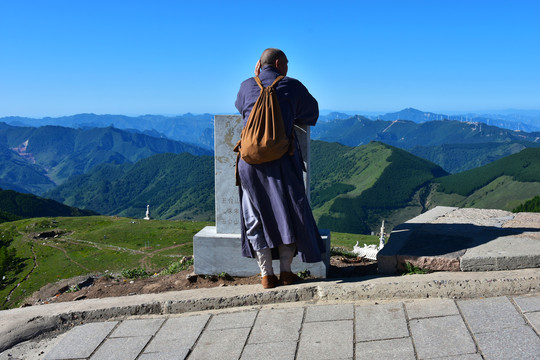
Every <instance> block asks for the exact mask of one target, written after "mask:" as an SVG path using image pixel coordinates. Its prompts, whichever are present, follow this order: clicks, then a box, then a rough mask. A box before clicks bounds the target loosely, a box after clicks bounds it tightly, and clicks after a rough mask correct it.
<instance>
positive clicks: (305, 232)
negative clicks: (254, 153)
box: [235, 66, 324, 263]
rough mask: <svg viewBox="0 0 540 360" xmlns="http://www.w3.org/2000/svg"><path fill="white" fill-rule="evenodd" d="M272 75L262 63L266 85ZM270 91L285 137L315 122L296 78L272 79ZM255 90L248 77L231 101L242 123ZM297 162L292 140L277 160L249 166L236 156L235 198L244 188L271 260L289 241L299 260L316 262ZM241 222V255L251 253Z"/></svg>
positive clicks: (316, 243)
mask: <svg viewBox="0 0 540 360" xmlns="http://www.w3.org/2000/svg"><path fill="white" fill-rule="evenodd" d="M278 76H279V73H278V71H277V69H275V68H274V67H272V66H265V67H264V68H263V69H262V70H261V73H260V75H259V78H260V79H261V82H262V84H263V86H264V87H267V86H269V85H271V84H272V82H273V81H274V80H275V79H276V78H277V77H278ZM275 90H276V93H277V97H278V101H279V106H280V109H281V113H282V116H283V122H284V125H285V131H286V132H287V134H288V135H289V136H290V134H291V132H292V131H293V125H294V124H296V125H315V123H316V122H317V119H318V117H319V106H318V103H317V100H315V98H314V97H313V96H311V94H310V93H309V92H308V90H307V89H306V87H305V86H304V85H303V84H302V83H301V82H300V81H298V80H296V79H293V78H290V77H287V76H286V77H284V78H283V79H282V80H280V81H279V82H278V83H277V85H276V86H275ZM259 94H260V88H259V86H258V85H257V83H256V82H255V80H254V79H253V78H249V79H247V80H245V81H244V82H243V83H242V84H241V86H240V90H239V92H238V96H237V99H236V103H235V105H236V108H237V109H238V111H239V112H240V114H242V116H243V119H244V125H245V124H246V121H247V119H248V118H249V114H250V112H251V109H252V108H253V105H254V104H255V101H256V100H257V98H258V97H259ZM302 161H303V160H302V155H301V152H300V147H299V145H298V142H297V141H296V138H295V151H294V155H293V156H290V155H288V154H285V155H284V156H283V157H282V158H280V159H278V160H274V161H270V162H266V163H263V164H258V165H250V164H248V163H246V162H245V161H243V160H241V159H240V161H239V164H238V172H239V175H240V181H241V183H242V186H240V187H239V191H240V199H242V196H243V190H242V188H244V189H245V190H246V191H247V192H249V198H250V200H251V201H252V203H253V205H254V207H255V210H256V211H257V212H258V213H259V215H260V217H259V218H260V221H261V224H262V229H263V233H264V236H265V240H266V242H267V244H268V246H269V247H270V248H271V249H272V256H273V258H274V259H276V258H278V257H277V256H278V253H277V247H278V246H279V245H280V244H292V243H294V244H296V248H297V250H298V254H299V256H300V259H301V260H302V261H304V262H308V263H311V262H318V261H321V252H322V251H323V249H324V247H323V242H322V240H321V237H320V235H319V230H318V229H317V225H316V223H315V219H314V218H313V213H312V212H311V208H310V205H309V202H308V199H307V196H306V191H305V186H304V180H303V173H302V171H303V170H302V169H303V164H302ZM240 204H242V201H240ZM242 213H243V211H240V214H242ZM241 223H242V226H241V228H242V255H243V256H246V257H252V258H253V257H256V255H255V252H254V250H253V248H252V245H251V243H250V241H249V240H248V239H247V237H246V227H245V223H244V219H243V217H242V216H241Z"/></svg>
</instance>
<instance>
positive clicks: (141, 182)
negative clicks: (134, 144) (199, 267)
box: [45, 153, 215, 220]
mask: <svg viewBox="0 0 540 360" xmlns="http://www.w3.org/2000/svg"><path fill="white" fill-rule="evenodd" d="M45 196H47V197H50V198H52V199H55V200H57V201H60V202H63V203H65V204H68V205H71V206H76V207H79V208H83V209H91V210H93V211H96V212H99V213H101V214H106V215H119V216H128V217H138V218H142V217H144V215H145V212H146V205H150V212H151V216H152V217H154V218H159V219H190V220H210V219H213V218H214V204H215V202H214V158H213V157H212V156H206V155H202V156H195V155H192V154H189V153H182V154H158V155H153V156H151V157H148V158H146V159H143V160H140V161H139V162H137V163H136V164H102V165H99V166H97V167H96V168H95V169H93V170H92V171H90V172H88V173H86V174H83V175H79V176H76V177H73V178H71V179H70V180H68V181H66V182H65V183H64V184H62V185H60V186H58V187H56V188H55V189H52V190H50V191H49V192H47V193H46V194H45Z"/></svg>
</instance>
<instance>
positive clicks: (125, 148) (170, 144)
mask: <svg viewBox="0 0 540 360" xmlns="http://www.w3.org/2000/svg"><path fill="white" fill-rule="evenodd" d="M169 152H170V153H183V152H188V153H191V154H195V155H210V154H211V151H210V150H207V149H203V148H201V147H198V146H195V145H190V144H186V143H182V142H179V141H174V140H170V139H167V138H157V137H152V136H149V135H145V134H141V133H137V132H128V131H123V130H120V129H117V128H113V127H108V128H91V129H73V128H66V127H61V126H43V127H39V128H33V127H15V126H9V125H6V124H3V125H2V126H0V179H1V180H0V184H2V186H4V187H5V188H10V189H14V190H18V191H24V192H30V193H36V194H42V193H43V192H44V191H46V190H48V189H51V188H53V187H54V186H55V185H58V184H61V183H63V182H64V181H65V180H66V179H68V178H69V177H70V176H73V175H79V174H84V173H86V172H88V171H89V170H90V169H92V168H93V167H95V166H96V165H99V164H102V163H116V164H123V163H134V162H136V161H138V160H140V159H143V158H146V157H149V156H151V155H154V154H160V153H169Z"/></svg>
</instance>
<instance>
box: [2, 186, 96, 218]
mask: <svg viewBox="0 0 540 360" xmlns="http://www.w3.org/2000/svg"><path fill="white" fill-rule="evenodd" d="M88 215H97V214H96V213H95V212H93V211H88V210H80V209H77V208H74V207H71V206H66V205H64V204H61V203H59V202H57V201H54V200H51V199H44V198H40V197H37V196H35V195H32V194H22V193H18V192H16V191H13V190H2V189H0V222H5V221H14V220H18V219H21V218H33V217H46V216H88Z"/></svg>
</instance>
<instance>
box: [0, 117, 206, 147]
mask: <svg viewBox="0 0 540 360" xmlns="http://www.w3.org/2000/svg"><path fill="white" fill-rule="evenodd" d="M0 122H5V123H8V124H11V125H16V126H33V127H39V126H46V125H58V126H63V127H71V128H82V129H88V128H103V127H111V126H114V127H115V128H118V129H125V130H127V129H131V130H138V131H140V132H141V133H146V132H147V131H149V132H150V133H146V134H149V135H151V136H156V135H157V134H159V136H164V137H167V138H169V139H172V140H177V141H182V142H185V143H189V144H196V145H198V146H202V147H205V148H206V149H208V150H211V149H213V146H214V132H213V129H214V115H211V114H200V115H194V114H190V113H187V114H184V115H178V116H162V115H143V116H137V117H132V116H125V115H96V114H77V115H72V116H63V117H57V118H51V117H45V118H42V119H34V118H26V117H16V116H12V117H4V118H0ZM208 129H210V130H211V131H208ZM159 136H158V137H159Z"/></svg>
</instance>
